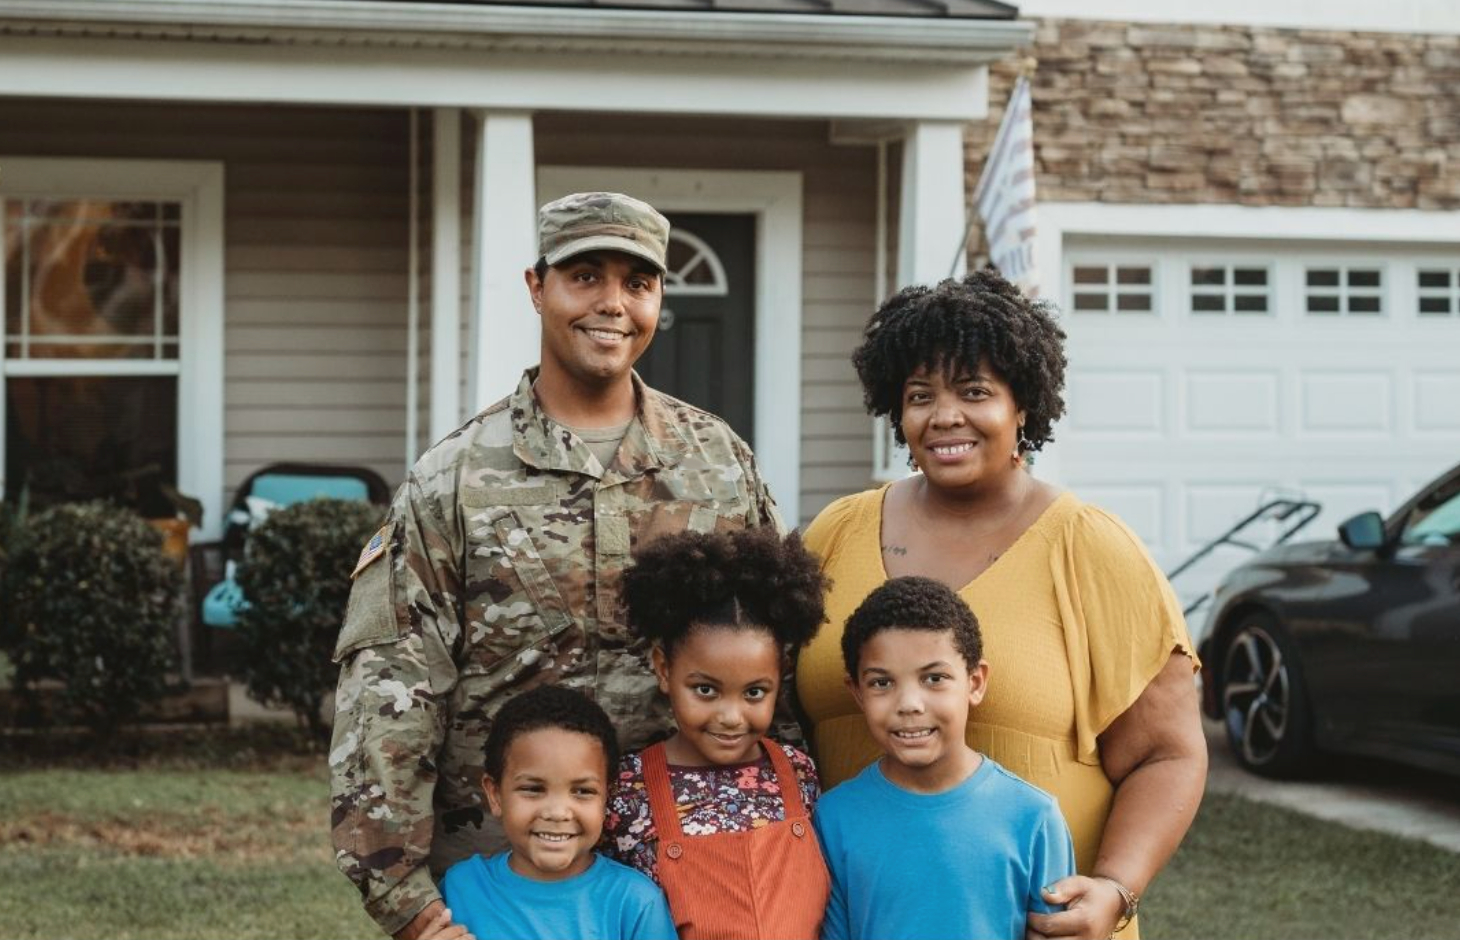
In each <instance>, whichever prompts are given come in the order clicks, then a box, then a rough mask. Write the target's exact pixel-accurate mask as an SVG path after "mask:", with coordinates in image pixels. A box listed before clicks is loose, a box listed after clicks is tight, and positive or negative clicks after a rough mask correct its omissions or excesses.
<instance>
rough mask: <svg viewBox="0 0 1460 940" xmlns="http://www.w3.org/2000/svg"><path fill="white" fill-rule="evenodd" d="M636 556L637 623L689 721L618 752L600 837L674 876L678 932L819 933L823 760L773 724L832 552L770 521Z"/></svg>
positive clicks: (680, 719)
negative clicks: (815, 820)
mask: <svg viewBox="0 0 1460 940" xmlns="http://www.w3.org/2000/svg"><path fill="white" fill-rule="evenodd" d="M636 562H637V563H636V565H635V566H634V567H633V568H631V569H630V570H629V571H628V572H627V574H626V575H625V583H624V596H625V598H626V599H627V603H628V621H629V625H630V626H631V627H632V628H633V629H634V631H635V632H636V633H637V634H638V635H639V636H640V637H642V638H644V639H647V640H649V641H650V642H652V643H653V650H652V652H651V654H650V655H651V657H652V661H653V665H654V672H655V674H656V675H657V676H658V678H659V688H660V690H661V691H663V692H664V693H665V694H667V695H668V696H669V703H670V707H671V708H672V709H673V712H674V719H675V723H676V724H677V725H678V727H679V730H678V731H676V732H675V733H674V735H673V736H671V737H670V738H669V739H668V740H666V741H662V742H660V743H658V744H654V745H651V746H649V747H647V748H645V749H644V750H642V751H639V752H637V753H634V754H629V755H628V756H626V757H625V758H624V759H623V760H622V761H621V762H620V764H619V772H618V776H617V780H616V781H615V782H614V787H613V793H612V795H611V797H610V799H609V804H608V819H607V822H606V824H605V826H604V833H603V844H602V846H601V848H602V850H603V851H604V852H605V853H607V854H609V855H610V856H612V857H614V858H616V859H618V860H619V861H621V862H623V863H624V864H627V865H631V866H633V867H634V868H637V869H639V870H640V871H642V872H644V873H645V874H647V875H649V876H650V877H651V878H653V879H654V880H655V881H657V882H658V883H659V885H660V886H661V887H663V889H664V893H665V894H666V895H667V896H668V898H669V909H670V912H671V913H672V914H673V916H674V923H675V927H676V929H678V931H679V936H680V938H681V940H715V938H724V940H747V938H755V937H763V938H776V940H798V938H799V940H814V938H816V937H817V935H818V933H819V932H820V928H821V918H822V913H823V911H824V910H825V909H826V901H827V896H828V894H829V892H830V886H831V881H830V877H829V876H828V874H827V870H826V864H825V862H824V861H823V860H822V857H821V847H820V846H819V845H818V844H817V841H816V834H815V833H814V832H813V831H812V828H811V809H812V806H813V805H814V804H815V802H816V799H817V797H818V796H819V795H820V787H819V785H818V783H817V779H816V769H815V767H814V766H813V765H812V763H811V759H810V758H809V757H807V756H806V755H805V754H803V753H802V752H801V751H799V750H797V749H796V748H794V747H792V746H790V745H788V744H780V743H778V742H776V741H774V740H772V739H771V738H769V737H766V733H767V732H768V731H769V730H770V728H771V725H772V724H773V722H774V721H775V719H776V718H777V717H778V714H777V709H776V698H777V694H778V693H779V692H780V691H781V678H782V676H783V675H784V674H785V672H786V668H787V666H788V664H789V662H790V660H789V659H788V657H787V654H788V652H789V651H794V650H795V649H796V648H798V647H800V646H801V645H803V644H805V643H806V642H807V641H808V640H810V639H811V637H812V636H813V635H815V633H816V631H817V629H818V628H819V627H820V626H821V621H822V619H823V617H824V612H823V608H822V594H823V588H824V587H825V585H824V583H823V581H822V577H821V573H820V570H819V566H818V565H817V563H816V560H815V559H814V558H813V557H812V556H811V555H810V554H808V553H807V552H806V550H805V549H804V548H802V546H801V541H800V539H799V538H798V537H797V536H795V535H791V536H790V537H788V538H786V539H784V540H783V539H782V538H781V537H780V536H779V535H777V534H776V533H775V532H774V531H773V530H769V529H753V530H745V531H738V532H725V533H713V534H704V533H696V532H686V533H683V534H680V535H673V536H668V537H665V538H663V539H660V540H658V541H656V542H654V543H652V544H650V545H648V546H647V547H646V548H644V549H643V550H642V551H640V552H639V553H638V554H637V557H636ZM789 691H790V690H789V689H788V690H787V692H788V694H789ZM786 713H787V712H785V711H782V713H781V714H786Z"/></svg>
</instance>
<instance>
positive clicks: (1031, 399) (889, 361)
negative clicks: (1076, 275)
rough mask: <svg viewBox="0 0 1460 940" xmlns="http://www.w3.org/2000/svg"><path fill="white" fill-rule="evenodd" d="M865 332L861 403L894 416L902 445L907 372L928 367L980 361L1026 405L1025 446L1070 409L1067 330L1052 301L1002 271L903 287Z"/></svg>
mask: <svg viewBox="0 0 1460 940" xmlns="http://www.w3.org/2000/svg"><path fill="white" fill-rule="evenodd" d="M862 337H863V339H862V345H860V346H858V347H857V349H856V351H855V352H853V353H852V365H854V366H856V367H857V376H858V377H859V378H860V379H861V380H862V392H863V401H864V402H865V403H866V406H867V411H868V412H870V413H871V414H873V415H878V416H881V415H887V416H888V417H889V419H890V420H891V422H892V431H893V434H894V435H895V436H896V437H897V442H898V443H899V444H906V443H907V439H906V438H905V437H904V436H903V433H902V392H903V383H905V382H906V381H907V378H908V376H910V375H912V373H913V372H915V371H917V370H918V369H919V368H923V367H927V368H929V369H936V370H945V369H951V370H952V371H955V372H958V371H963V370H973V369H975V368H977V367H978V365H979V362H980V361H987V362H988V364H989V366H990V367H991V368H992V369H993V370H994V371H995V372H997V373H998V374H999V377H1000V378H1002V379H1003V380H1004V381H1005V382H1007V383H1009V388H1010V389H1011V390H1012V391H1013V393H1014V401H1015V402H1017V403H1018V405H1019V407H1020V408H1022V409H1023V410H1024V413H1025V421H1024V437H1025V438H1026V439H1027V441H1028V447H1027V451H1033V450H1039V449H1040V448H1042V447H1043V446H1044V445H1045V444H1048V443H1049V442H1050V441H1053V440H1054V433H1053V429H1054V423H1055V422H1056V421H1058V420H1059V418H1060V416H1061V415H1063V414H1064V413H1065V400H1064V397H1063V395H1062V394H1061V393H1062V392H1063V391H1064V387H1065V364H1066V360H1065V350H1064V342H1065V332H1064V330H1062V329H1060V328H1059V325H1058V324H1057V323H1055V320H1054V309H1053V307H1051V306H1050V305H1049V304H1048V303H1046V302H1044V301H1033V300H1029V299H1028V298H1027V297H1025V296H1024V295H1023V294H1021V293H1019V289H1018V288H1017V287H1015V286H1014V285H1013V284H1010V283H1009V282H1008V281H1006V280H1004V279H1003V278H1002V277H1001V276H1000V275H999V273H998V272H997V271H995V270H993V269H991V268H986V269H984V270H982V271H975V272H973V273H972V274H969V275H968V276H966V277H964V278H963V279H962V280H954V279H953V278H949V279H948V280H946V281H943V282H942V283H940V284H938V285H937V286H936V287H923V286H913V287H905V288H903V289H902V290H900V291H898V292H897V294H895V295H894V296H893V297H892V298H890V299H889V300H888V301H887V302H886V303H884V304H883V305H882V306H881V307H880V308H878V310H877V312H876V313H874V314H872V318H871V319H870V320H868V321H867V327H866V329H865V330H863V331H862ZM1027 451H1026V452H1027Z"/></svg>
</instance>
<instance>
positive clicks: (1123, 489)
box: [968, 0, 1460, 589]
mask: <svg viewBox="0 0 1460 940" xmlns="http://www.w3.org/2000/svg"><path fill="white" fill-rule="evenodd" d="M1020 16H1021V18H1024V19H1027V20H1030V21H1032V22H1034V23H1035V24H1036V33H1035V39H1034V43H1033V45H1032V47H1031V48H1029V49H1027V50H1022V51H1021V54H1022V55H1027V56H1029V57H1032V58H1033V59H1034V60H1035V61H1036V62H1037V67H1035V68H1034V69H1033V71H1032V73H1031V75H1030V82H1031V86H1032V94H1033V108H1032V111H1033V123H1034V141H1035V154H1036V161H1037V162H1036V166H1037V171H1038V172H1037V185H1038V199H1039V202H1038V210H1037V212H1038V215H1037V228H1038V233H1037V235H1036V237H1035V257H1036V263H1037V266H1038V269H1039V275H1040V278H1041V283H1042V284H1043V285H1044V286H1045V288H1046V289H1045V296H1048V297H1050V298H1051V299H1053V300H1055V301H1056V302H1057V303H1058V304H1059V306H1060V307H1061V309H1062V311H1063V324H1064V326H1065V328H1066V330H1067V331H1068V332H1069V336H1070V339H1069V347H1068V351H1069V358H1070V363H1071V366H1070V376H1069V388H1068V390H1067V395H1066V398H1067V400H1068V402H1069V409H1070V410H1069V414H1068V415H1067V417H1066V418H1065V419H1064V421H1063V422H1062V423H1061V424H1060V425H1059V426H1058V427H1057V429H1056V436H1057V438H1058V440H1057V442H1056V445H1055V446H1054V448H1052V451H1051V453H1049V454H1048V455H1047V457H1046V456H1045V455H1041V460H1040V463H1039V464H1038V465H1037V467H1036V472H1039V473H1041V474H1043V475H1047V476H1050V477H1052V478H1054V479H1057V480H1058V481H1059V482H1060V483H1061V484H1063V485H1065V486H1068V487H1070V488H1071V489H1073V490H1074V491H1075V492H1077V493H1079V494H1080V495H1082V496H1083V497H1085V498H1087V499H1090V500H1092V501H1095V502H1098V503H1101V504H1103V505H1105V506H1107V507H1108V508H1110V509H1112V510H1114V511H1116V512H1117V513H1118V514H1119V515H1121V516H1122V518H1124V519H1125V520H1126V521H1127V522H1129V523H1130V524H1131V525H1132V527H1133V528H1134V529H1135V530H1136V532H1137V533H1138V534H1139V535H1140V536H1141V537H1142V539H1143V540H1144V541H1145V542H1146V544H1147V545H1148V546H1149V547H1150V548H1151V550H1152V552H1153V553H1154V554H1155V555H1156V556H1157V558H1158V560H1160V561H1162V562H1164V563H1165V564H1167V565H1171V564H1174V563H1175V562H1177V561H1178V560H1180V559H1181V558H1183V557H1185V556H1187V555H1189V554H1190V553H1191V552H1193V551H1194V550H1196V549H1197V548H1199V547H1200V546H1201V545H1202V544H1203V543H1205V542H1206V541H1208V540H1209V539H1211V538H1213V537H1215V536H1216V535H1218V534H1220V533H1221V532H1222V531H1223V530H1225V529H1226V528H1227V526H1229V525H1230V524H1231V523H1232V522H1234V521H1236V520H1237V519H1240V518H1241V517H1242V516H1244V515H1246V514H1247V513H1248V512H1249V511H1251V510H1253V509H1255V508H1256V507H1257V505H1258V502H1259V500H1260V499H1264V498H1266V497H1269V496H1273V495H1286V494H1293V493H1302V494H1305V495H1307V496H1308V497H1309V498H1311V499H1314V500H1316V501H1318V502H1320V503H1322V504H1323V507H1324V510H1323V513H1322V515H1320V516H1319V517H1318V518H1317V519H1316V520H1315V522H1314V523H1313V524H1312V525H1311V526H1310V527H1308V528H1307V529H1306V530H1304V532H1303V537H1306V538H1333V537H1334V535H1335V532H1334V527H1335V526H1336V525H1337V523H1339V522H1341V521H1343V520H1344V519H1346V518H1348V517H1349V516H1350V515H1353V514H1355V513H1358V512H1360V511H1363V510H1369V509H1378V510H1381V511H1389V510H1392V509H1395V508H1397V507H1398V506H1399V505H1400V504H1401V503H1402V502H1403V501H1404V500H1405V499H1406V498H1408V496H1409V495H1410V494H1411V493H1413V492H1414V491H1416V490H1417V489H1418V488H1419V487H1420V486H1421V485H1422V484H1424V483H1425V482H1427V481H1428V480H1430V479H1431V478H1433V477H1434V476H1436V475H1438V474H1439V473H1440V472H1442V471H1444V470H1446V469H1448V468H1449V467H1451V466H1453V465H1454V464H1455V463H1456V462H1457V461H1460V7H1456V6H1455V5H1454V4H1445V3H1432V2H1427V0H1394V2H1390V3H1385V4H1366V3H1357V2H1349V0H1335V2H1327V3H1322V4H1306V3H1285V2H1276V3H1274V2H1255V0H1242V2H1234V3H1226V4H1220V5H1216V6H1210V5H1207V6H1202V5H1198V4H1171V3H1155V2H1145V0H1102V2H1098V3H1078V2H1074V0H1028V2H1027V3H1024V4H1021V5H1020ZM1018 74H1019V62H1018V60H1010V61H1006V62H1004V63H999V64H996V65H995V66H994V67H993V68H992V69H991V72H990V76H991V77H990V92H989V99H990V102H991V107H992V111H993V113H991V116H990V120H988V121H984V122H980V123H974V124H970V126H969V135H968V139H969V148H968V154H969V171H970V180H974V179H977V174H978V173H979V172H980V171H981V168H982V162H983V159H984V155H985V154H986V153H987V151H988V149H989V144H990V142H991V140H992V137H993V133H994V128H995V127H996V126H997V121H996V120H995V118H996V117H997V116H999V115H1000V114H1001V112H1002V108H1003V104H1004V102H1005V101H1006V100H1007V99H1008V97H1009V89H1010V88H1011V87H1012V85H1013V82H1014V80H1015V78H1016V77H1017V75H1018ZM973 250H974V251H975V253H977V252H980V251H982V250H983V249H982V248H981V247H980V246H977V245H975V246H974V248H973ZM1263 535H1265V533H1259V537H1262V536H1263ZM1244 554H1245V553H1241V552H1231V553H1227V554H1219V556H1217V557H1215V558H1214V560H1213V565H1212V566H1210V567H1209V568H1208V570H1207V572H1206V575H1207V577H1208V578H1209V576H1210V575H1211V574H1212V573H1213V572H1215V571H1217V570H1220V569H1222V568H1223V567H1225V566H1226V565H1229V564H1230V563H1231V562H1232V561H1233V560H1235V559H1237V558H1240V557H1243V556H1244ZM1193 575H1194V576H1196V577H1195V581H1194V582H1190V583H1188V584H1186V585H1183V584H1182V583H1180V582H1178V585H1177V586H1178V588H1182V587H1187V588H1188V589H1199V586H1200V585H1201V584H1202V583H1204V579H1203V577H1202V573H1201V572H1200V571H1195V572H1193Z"/></svg>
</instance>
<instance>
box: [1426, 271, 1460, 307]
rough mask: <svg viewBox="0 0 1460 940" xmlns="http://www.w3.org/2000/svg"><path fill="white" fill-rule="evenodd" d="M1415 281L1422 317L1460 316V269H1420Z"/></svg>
mask: <svg viewBox="0 0 1460 940" xmlns="http://www.w3.org/2000/svg"><path fill="white" fill-rule="evenodd" d="M1415 281H1416V283H1415V296H1416V299H1417V301H1418V304H1417V306H1418V311H1419V315H1420V316H1421V317H1426V318H1428V317H1457V316H1460V268H1428V267H1426V268H1420V269H1419V271H1417V272H1416V276H1415Z"/></svg>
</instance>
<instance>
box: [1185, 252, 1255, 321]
mask: <svg viewBox="0 0 1460 940" xmlns="http://www.w3.org/2000/svg"><path fill="white" fill-rule="evenodd" d="M1183 268H1184V271H1183V272H1182V274H1183V282H1184V287H1185V291H1186V293H1185V303H1184V304H1183V305H1182V309H1183V310H1184V311H1186V315H1187V316H1188V317H1191V318H1192V319H1194V320H1201V321H1215V320H1221V319H1227V318H1232V319H1239V320H1249V319H1251V320H1255V319H1258V318H1261V317H1267V318H1268V319H1271V318H1272V317H1274V316H1275V315H1276V314H1277V310H1276V308H1277V305H1278V303H1277V277H1278V272H1277V268H1276V266H1275V265H1274V264H1273V263H1272V262H1271V261H1258V260H1249V259H1248V258H1245V257H1243V256H1242V255H1241V254H1230V253H1227V254H1217V253H1204V252H1201V251H1194V252H1187V253H1186V263H1185V264H1184V265H1183ZM1196 268H1221V269H1222V271H1223V272H1224V275H1223V276H1224V277H1225V279H1226V280H1225V282H1224V284H1223V285H1222V286H1221V287H1220V288H1218V287H1217V285H1213V284H1197V283H1195V281H1194V280H1193V276H1194V275H1193V272H1194V270H1195V269H1196ZM1239 268H1241V269H1243V270H1260V271H1264V272H1266V274H1267V283H1266V284H1265V285H1263V287H1262V289H1261V290H1257V289H1255V288H1253V287H1251V286H1249V285H1238V284H1237V270H1238V269H1239ZM1197 294H1203V295H1206V296H1209V297H1221V298H1222V303H1223V306H1222V309H1221V310H1197V309H1196V305H1195V304H1194V303H1193V302H1192V298H1193V297H1194V296H1195V295H1197ZM1258 296H1261V297H1262V298H1263V299H1265V300H1266V301H1267V309H1266V310H1238V309H1237V298H1238V297H1258Z"/></svg>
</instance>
